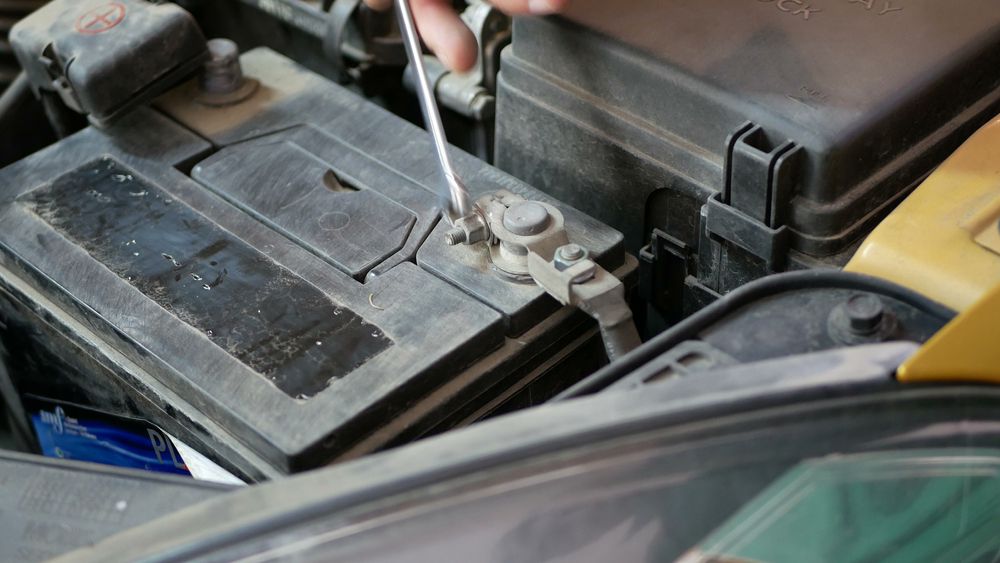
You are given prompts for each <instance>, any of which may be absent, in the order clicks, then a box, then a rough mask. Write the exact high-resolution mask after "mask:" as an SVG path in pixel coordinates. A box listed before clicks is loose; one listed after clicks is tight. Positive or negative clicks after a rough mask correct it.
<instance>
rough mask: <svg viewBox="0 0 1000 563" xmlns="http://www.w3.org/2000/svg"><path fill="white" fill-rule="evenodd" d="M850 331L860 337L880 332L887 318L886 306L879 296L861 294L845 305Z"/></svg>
mask: <svg viewBox="0 0 1000 563" xmlns="http://www.w3.org/2000/svg"><path fill="white" fill-rule="evenodd" d="M844 310H845V312H846V313H847V320H848V323H850V330H851V332H853V333H854V334H857V335H859V336H864V335H870V334H874V333H876V332H878V329H879V327H881V325H882V319H883V318H884V317H885V304H883V303H882V300H881V299H879V298H878V296H875V295H872V294H870V293H860V294H858V295H854V296H852V297H851V298H850V299H848V300H847V303H845V305H844Z"/></svg>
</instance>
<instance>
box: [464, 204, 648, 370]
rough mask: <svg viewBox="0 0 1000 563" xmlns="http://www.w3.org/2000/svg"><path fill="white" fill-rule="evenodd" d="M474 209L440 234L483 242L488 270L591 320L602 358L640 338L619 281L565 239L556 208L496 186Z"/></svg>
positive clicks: (635, 343) (621, 351)
mask: <svg viewBox="0 0 1000 563" xmlns="http://www.w3.org/2000/svg"><path fill="white" fill-rule="evenodd" d="M475 207H476V211H475V212H474V213H473V214H471V215H469V216H467V217H465V218H463V219H460V220H459V221H457V222H456V223H455V227H454V228H453V229H451V230H450V231H448V233H446V234H445V240H446V242H447V243H448V244H449V245H450V246H457V245H460V244H465V245H467V246H478V245H486V246H487V247H488V248H487V250H488V251H489V253H490V259H491V261H492V263H493V266H494V270H495V271H496V272H497V273H498V274H499V275H501V276H503V277H504V278H506V279H510V280H511V281H516V282H522V283H535V284H537V285H538V286H539V287H541V288H542V289H544V290H545V291H546V292H547V293H548V294H549V295H551V296H552V297H554V298H555V299H556V301H558V302H559V303H561V304H563V305H570V306H573V307H578V308H579V309H580V310H582V311H583V312H585V313H587V314H588V315H590V316H591V317H593V318H594V319H595V320H597V323H598V326H599V327H600V330H601V336H602V338H603V339H604V347H605V349H606V350H607V353H608V359H610V360H612V361H614V360H615V359H618V358H620V357H621V356H623V355H625V354H626V353H628V352H629V351H631V350H633V349H635V348H636V347H638V346H639V344H641V340H640V338H639V332H638V331H637V330H636V327H635V322H634V321H633V317H632V311H631V309H630V308H629V306H628V303H627V302H626V300H625V286H624V284H623V283H622V282H621V280H619V279H618V278H616V277H615V276H614V275H612V274H611V273H610V272H608V271H607V270H605V269H604V268H602V267H601V266H600V265H598V264H597V263H596V262H594V261H593V260H591V258H590V253H589V252H588V251H587V250H586V249H585V248H583V247H582V246H580V245H577V244H573V243H572V242H570V239H569V235H568V234H567V233H566V222H565V219H564V217H563V214H562V212H561V211H559V209H558V208H556V207H555V206H553V205H550V204H548V203H542V202H539V201H530V200H526V199H524V198H522V197H520V196H518V195H515V194H513V193H511V192H508V191H506V190H501V191H499V192H496V193H494V194H491V195H489V196H486V197H484V198H481V199H480V200H479V201H477V202H476V206H475Z"/></svg>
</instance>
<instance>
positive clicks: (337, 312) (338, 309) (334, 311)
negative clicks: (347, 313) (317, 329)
mask: <svg viewBox="0 0 1000 563" xmlns="http://www.w3.org/2000/svg"><path fill="white" fill-rule="evenodd" d="M340 313H342V311H341V310H340V308H339V307H338V308H336V309H334V310H333V316H335V317H339V316H340Z"/></svg>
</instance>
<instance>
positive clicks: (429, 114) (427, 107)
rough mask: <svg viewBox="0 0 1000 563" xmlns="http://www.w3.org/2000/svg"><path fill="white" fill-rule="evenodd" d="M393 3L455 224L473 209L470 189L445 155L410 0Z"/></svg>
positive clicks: (449, 216) (446, 213)
mask: <svg viewBox="0 0 1000 563" xmlns="http://www.w3.org/2000/svg"><path fill="white" fill-rule="evenodd" d="M395 4H396V15H397V16H398V18H399V27H400V29H401V31H402V34H403V43H404V44H405V45H406V54H407V56H408V57H409V59H410V65H411V66H412V67H413V72H414V73H415V76H416V87H417V97H418V98H419V99H420V107H421V109H422V110H423V114H424V123H425V125H426V126H427V130H428V131H430V133H431V137H432V138H433V139H434V149H435V150H436V151H437V158H438V164H439V165H440V168H441V174H442V175H443V176H444V182H445V185H444V186H443V187H444V188H445V189H444V190H443V191H442V192H441V200H442V205H443V206H444V216H445V218H446V219H447V220H448V222H449V223H450V224H451V225H453V226H454V224H455V221H457V220H459V219H461V218H462V217H465V216H467V215H469V213H471V212H472V204H471V202H470V201H469V191H468V190H467V189H466V188H465V184H464V183H463V182H462V179H461V178H460V177H459V176H458V172H456V171H455V166H454V165H453V164H452V162H451V157H450V156H448V138H447V137H446V136H445V133H444V125H442V124H441V113H440V112H439V110H438V106H437V97H436V96H435V94H434V88H433V87H432V86H431V83H430V79H429V78H428V77H427V68H426V67H425V66H424V55H423V49H422V48H421V47H420V35H419V34H418V33H417V25H416V23H415V22H414V19H413V10H412V8H411V6H410V0H396V2H395Z"/></svg>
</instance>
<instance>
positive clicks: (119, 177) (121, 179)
mask: <svg viewBox="0 0 1000 563" xmlns="http://www.w3.org/2000/svg"><path fill="white" fill-rule="evenodd" d="M111 179H112V180H114V181H115V182H118V183H119V184H123V183H125V182H130V181H132V175H131V174H112V175H111Z"/></svg>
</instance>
